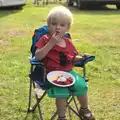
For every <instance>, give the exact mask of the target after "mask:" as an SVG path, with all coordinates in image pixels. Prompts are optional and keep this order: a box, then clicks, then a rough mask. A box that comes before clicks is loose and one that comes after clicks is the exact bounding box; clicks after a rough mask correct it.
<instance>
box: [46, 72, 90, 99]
mask: <svg viewBox="0 0 120 120" xmlns="http://www.w3.org/2000/svg"><path fill="white" fill-rule="evenodd" d="M69 73H70V74H72V75H73V76H74V77H75V80H76V81H75V84H74V85H72V86H70V87H57V86H55V85H52V84H51V83H50V82H48V81H47V82H46V84H45V85H46V88H47V93H48V96H49V97H51V98H68V97H70V96H71V95H73V96H83V95H85V94H86V93H87V90H88V87H87V83H86V82H85V80H84V79H83V78H82V77H81V76H80V75H79V74H78V73H76V72H74V71H73V70H72V71H69Z"/></svg>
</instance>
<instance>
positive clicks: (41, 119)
mask: <svg viewBox="0 0 120 120" xmlns="http://www.w3.org/2000/svg"><path fill="white" fill-rule="evenodd" d="M36 100H37V106H38V111H39V115H40V120H43V117H42V112H41V108H40V104H39V99H38V98H37V95H36Z"/></svg>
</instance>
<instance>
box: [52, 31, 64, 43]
mask: <svg viewBox="0 0 120 120" xmlns="http://www.w3.org/2000/svg"><path fill="white" fill-rule="evenodd" d="M61 40H62V37H60V36H59V33H58V32H55V33H53V35H52V37H51V38H50V42H51V43H52V44H53V45H55V44H57V43H58V42H60V41H61Z"/></svg>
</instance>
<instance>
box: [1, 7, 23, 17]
mask: <svg viewBox="0 0 120 120" xmlns="http://www.w3.org/2000/svg"><path fill="white" fill-rule="evenodd" d="M22 10H23V8H22V7H21V6H19V7H18V6H17V7H2V8H0V18H2V17H5V16H8V15H11V14H16V13H19V12H22Z"/></svg>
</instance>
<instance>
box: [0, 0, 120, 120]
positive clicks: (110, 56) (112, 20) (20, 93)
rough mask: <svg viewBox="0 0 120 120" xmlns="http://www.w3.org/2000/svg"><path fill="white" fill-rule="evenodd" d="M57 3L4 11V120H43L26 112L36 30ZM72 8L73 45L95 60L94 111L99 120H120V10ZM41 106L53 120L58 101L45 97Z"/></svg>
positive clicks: (0, 44) (0, 41) (0, 80)
mask: <svg viewBox="0 0 120 120" xmlns="http://www.w3.org/2000/svg"><path fill="white" fill-rule="evenodd" d="M57 5H59V4H49V5H47V6H42V5H41V6H39V7H38V6H34V5H32V4H31V1H30V0H28V2H27V5H26V6H24V8H23V9H1V11H0V67H1V69H0V106H1V107H0V120H38V118H39V115H38V111H37V110H36V112H35V113H33V114H27V104H28V91H29V77H28V73H29V69H30V64H29V60H28V57H29V55H30V50H29V49H30V46H31V37H32V35H33V32H34V29H35V28H38V27H39V26H41V25H43V24H45V23H46V22H45V19H46V16H47V13H48V11H49V10H50V9H51V8H52V7H54V6H57ZM69 9H70V10H71V11H72V13H73V16H74V25H73V26H72V28H71V30H70V33H71V35H72V38H73V42H74V43H75V45H76V47H77V48H78V50H79V51H80V52H81V53H82V52H87V53H90V54H93V55H95V56H96V60H95V61H94V62H91V63H89V64H88V65H87V73H88V78H89V79H90V80H89V104H90V108H91V109H92V111H93V112H94V114H95V116H96V118H97V120H119V119H120V95H119V91H120V67H119V66H120V40H119V38H120V34H119V33H120V22H119V19H120V16H119V14H120V11H117V10H116V8H115V7H114V6H112V7H111V6H108V8H106V9H102V8H101V9H100V10H84V11H83V10H78V9H76V8H74V7H69ZM75 69H76V71H78V72H80V71H79V69H78V68H75ZM46 101H47V102H46ZM42 106H44V107H43V109H44V111H46V114H45V120H49V118H50V115H51V113H52V112H53V111H54V109H55V106H54V100H53V99H49V98H48V97H46V98H45V101H43V102H42ZM51 106H52V107H51ZM77 119H78V118H77V117H74V120H77Z"/></svg>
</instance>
